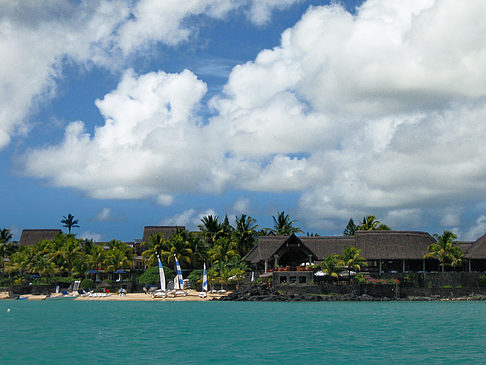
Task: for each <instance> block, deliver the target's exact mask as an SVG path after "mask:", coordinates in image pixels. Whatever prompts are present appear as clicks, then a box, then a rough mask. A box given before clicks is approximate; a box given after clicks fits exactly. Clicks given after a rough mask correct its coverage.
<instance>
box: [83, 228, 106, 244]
mask: <svg viewBox="0 0 486 365" xmlns="http://www.w3.org/2000/svg"><path fill="white" fill-rule="evenodd" d="M79 238H82V239H85V240H93V241H95V242H102V241H103V235H102V234H99V233H95V232H90V231H85V232H83V233H81V234H80V235H79Z"/></svg>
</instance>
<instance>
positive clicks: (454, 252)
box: [425, 231, 464, 272]
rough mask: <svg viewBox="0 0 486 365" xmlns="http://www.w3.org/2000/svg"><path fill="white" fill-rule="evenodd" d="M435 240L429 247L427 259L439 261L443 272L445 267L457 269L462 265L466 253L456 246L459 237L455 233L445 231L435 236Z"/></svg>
mask: <svg viewBox="0 0 486 365" xmlns="http://www.w3.org/2000/svg"><path fill="white" fill-rule="evenodd" d="M434 238H435V240H436V242H435V243H431V244H430V245H429V246H428V247H427V251H428V253H427V254H426V255H425V257H431V258H434V259H437V260H439V262H440V266H441V271H442V272H444V269H445V266H452V267H456V266H459V265H461V264H462V257H463V256H464V253H463V252H462V250H461V249H460V248H459V247H457V246H456V239H457V236H456V235H455V234H454V233H452V232H451V231H443V232H442V234H441V235H438V234H434Z"/></svg>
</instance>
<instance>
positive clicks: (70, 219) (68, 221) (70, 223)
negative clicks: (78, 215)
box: [61, 214, 79, 234]
mask: <svg viewBox="0 0 486 365" xmlns="http://www.w3.org/2000/svg"><path fill="white" fill-rule="evenodd" d="M63 218H64V219H61V223H62V224H63V227H67V229H68V232H69V234H71V228H75V227H77V228H79V225H78V223H79V220H78V219H74V216H73V215H71V214H68V216H67V218H66V216H63Z"/></svg>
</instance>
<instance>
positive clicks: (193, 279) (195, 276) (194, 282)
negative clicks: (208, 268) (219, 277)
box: [187, 269, 203, 288]
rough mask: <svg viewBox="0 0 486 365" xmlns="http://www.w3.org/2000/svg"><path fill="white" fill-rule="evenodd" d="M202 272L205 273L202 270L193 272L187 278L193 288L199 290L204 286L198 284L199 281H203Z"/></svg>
mask: <svg viewBox="0 0 486 365" xmlns="http://www.w3.org/2000/svg"><path fill="white" fill-rule="evenodd" d="M202 272H203V271H202V270H201V269H196V270H192V272H191V273H190V274H189V276H188V277H187V278H188V279H189V282H190V283H191V286H192V287H193V288H199V287H200V286H202V284H201V283H198V281H200V280H201V279H202Z"/></svg>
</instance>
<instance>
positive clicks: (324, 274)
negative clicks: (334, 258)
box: [314, 271, 327, 276]
mask: <svg viewBox="0 0 486 365" xmlns="http://www.w3.org/2000/svg"><path fill="white" fill-rule="evenodd" d="M314 275H315V276H326V275H327V274H326V273H325V272H324V271H318V272H316V273H315V274H314Z"/></svg>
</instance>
